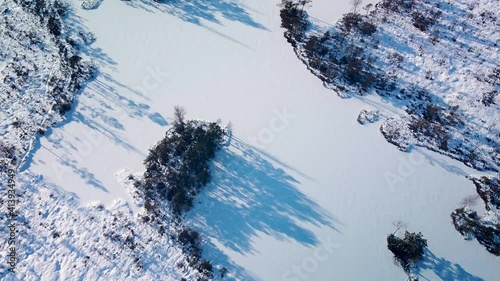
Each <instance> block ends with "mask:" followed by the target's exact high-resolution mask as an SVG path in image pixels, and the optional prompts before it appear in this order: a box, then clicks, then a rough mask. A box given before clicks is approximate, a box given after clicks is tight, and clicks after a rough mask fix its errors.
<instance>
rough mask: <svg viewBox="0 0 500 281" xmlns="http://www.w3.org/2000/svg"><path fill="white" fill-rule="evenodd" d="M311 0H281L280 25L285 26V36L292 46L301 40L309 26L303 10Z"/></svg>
mask: <svg viewBox="0 0 500 281" xmlns="http://www.w3.org/2000/svg"><path fill="white" fill-rule="evenodd" d="M310 2H311V0H298V1H292V0H282V2H281V4H280V6H281V10H280V17H281V27H283V28H285V29H286V31H285V38H286V39H287V40H288V42H289V43H290V44H292V46H294V47H295V46H296V44H297V42H301V41H302V40H303V39H304V37H305V33H306V31H307V28H308V26H309V20H308V15H307V12H306V11H304V7H305V5H306V4H308V3H310Z"/></svg>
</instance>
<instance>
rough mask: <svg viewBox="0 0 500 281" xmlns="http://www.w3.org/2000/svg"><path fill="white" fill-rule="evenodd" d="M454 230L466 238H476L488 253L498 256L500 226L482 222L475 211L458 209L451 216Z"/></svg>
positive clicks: (465, 208) (499, 253) (499, 250)
mask: <svg viewBox="0 0 500 281" xmlns="http://www.w3.org/2000/svg"><path fill="white" fill-rule="evenodd" d="M451 219H452V221H453V225H454V226H455V229H456V230H457V231H458V232H460V234H461V235H463V236H464V237H466V238H476V239H477V241H479V243H480V244H481V245H483V246H484V247H485V248H486V250H488V252H490V253H492V254H494V255H496V256H500V242H499V241H500V224H492V223H488V222H485V221H482V220H481V218H480V217H479V216H478V214H477V212H476V211H473V210H471V209H469V208H467V207H462V208H458V209H456V210H455V211H453V213H452V214H451Z"/></svg>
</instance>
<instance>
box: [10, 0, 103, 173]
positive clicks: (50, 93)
mask: <svg viewBox="0 0 500 281" xmlns="http://www.w3.org/2000/svg"><path fill="white" fill-rule="evenodd" d="M71 13H73V12H72V10H71V8H70V6H69V5H68V4H67V3H65V2H61V1H59V0H55V1H51V0H36V1H23V0H5V1H3V2H2V3H1V4H0V14H1V17H0V42H2V44H1V45H0V81H1V83H0V108H1V110H0V136H1V138H0V171H5V169H6V168H7V165H13V166H16V167H19V166H20V165H22V163H23V162H24V160H25V157H26V156H27V155H28V154H29V153H30V151H31V149H32V146H33V144H34V142H35V141H36V138H37V137H38V136H39V135H40V134H43V133H44V132H45V131H46V130H47V129H48V128H50V127H51V126H52V125H53V124H55V123H56V122H59V121H61V120H63V119H64V114H65V113H66V112H67V111H69V110H70V109H71V106H72V103H73V100H74V99H75V97H76V95H77V94H78V92H79V91H80V90H81V89H82V87H83V86H84V85H85V83H86V82H87V81H88V80H89V79H91V78H92V76H93V75H94V72H95V67H94V66H93V64H92V63H91V62H89V61H85V60H83V59H82V57H81V49H82V48H83V46H85V45H88V44H90V43H91V42H92V41H93V36H92V35H91V34H90V33H88V32H86V31H85V29H83V28H82V27H81V26H80V25H79V24H78V22H77V21H75V19H74V18H73V17H71V16H70V14H71Z"/></svg>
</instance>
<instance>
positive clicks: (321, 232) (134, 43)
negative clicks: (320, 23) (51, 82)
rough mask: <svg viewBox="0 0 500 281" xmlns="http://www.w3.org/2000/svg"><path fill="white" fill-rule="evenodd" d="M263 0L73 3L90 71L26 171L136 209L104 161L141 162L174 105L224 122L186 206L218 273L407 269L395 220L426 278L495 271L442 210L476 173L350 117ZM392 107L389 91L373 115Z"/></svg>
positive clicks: (300, 275)
mask: <svg viewBox="0 0 500 281" xmlns="http://www.w3.org/2000/svg"><path fill="white" fill-rule="evenodd" d="M78 4H79V3H78V2H75V6H76V7H78ZM276 4H277V3H276V2H275V1H266V0H254V1H227V2H226V1H221V0H215V1H208V0H206V1H199V2H197V3H196V4H195V3H194V2H190V1H184V0H178V1H172V2H170V1H167V2H166V3H165V4H156V3H154V2H153V1H146V0H144V1H143V2H142V1H138V0H131V1H116V0H111V1H103V2H102V3H101V5H100V6H99V7H98V8H97V9H94V10H84V9H81V8H79V7H78V8H77V11H78V16H79V17H80V18H79V20H80V21H81V23H82V24H83V25H84V26H85V27H86V28H88V29H89V30H91V31H92V32H93V33H94V34H95V36H96V38H97V41H96V42H95V43H94V45H93V48H94V51H93V52H92V57H93V59H94V60H95V61H96V64H98V66H99V68H100V74H99V76H98V77H97V78H96V80H95V81H93V82H92V83H90V84H89V85H88V86H87V87H86V89H85V91H84V92H83V93H82V95H81V96H80V97H79V98H78V103H77V105H76V109H75V110H74V112H71V116H70V117H69V120H68V121H66V122H64V124H62V125H60V126H58V127H57V128H55V129H53V130H50V131H49V132H48V134H47V137H44V138H42V139H41V141H40V143H39V144H38V146H37V149H36V151H35V155H34V157H33V159H32V162H31V163H30V165H29V166H27V167H26V169H29V171H30V172H31V173H39V174H42V175H43V179H44V181H45V182H46V183H47V184H49V185H54V186H58V187H60V188H62V189H64V190H66V191H68V192H70V193H72V194H74V196H75V197H77V198H78V199H79V200H80V202H82V203H84V202H89V201H101V202H104V203H105V204H110V203H112V202H113V201H114V200H115V199H116V198H122V199H124V200H127V201H129V202H130V204H131V206H132V208H134V209H137V208H135V207H134V206H133V203H132V201H131V198H130V197H129V195H128V194H127V192H126V190H124V188H123V185H122V184H120V182H119V181H117V177H116V173H117V172H118V171H121V170H123V169H124V168H130V169H131V170H133V171H141V170H142V169H143V167H142V161H143V160H144V158H145V156H146V154H147V150H148V148H149V147H150V146H151V145H153V144H154V143H156V142H157V141H158V140H160V139H161V138H162V137H163V136H164V134H165V131H166V130H167V128H168V122H169V121H168V117H169V116H171V115H172V112H173V107H174V106H175V105H182V106H184V107H185V108H186V109H187V111H188V116H187V117H188V118H200V119H207V120H216V119H217V118H221V119H222V120H223V121H224V122H228V121H231V122H232V123H233V126H234V132H233V133H234V138H233V140H232V142H231V146H230V147H229V148H227V149H226V150H223V151H222V152H221V153H220V154H219V156H218V158H217V161H216V163H215V165H214V167H213V172H214V175H213V184H211V185H209V186H208V187H207V188H206V191H205V192H204V193H202V194H201V196H200V200H199V202H200V204H198V205H197V207H196V208H195V209H194V210H193V211H192V212H191V213H190V214H189V223H190V224H192V225H194V226H195V227H197V228H199V230H200V231H201V232H202V233H203V234H204V235H205V237H206V238H207V249H206V255H207V258H209V259H212V260H213V261H214V263H215V264H218V263H221V264H223V265H225V266H226V267H227V268H228V269H229V276H233V277H234V278H235V279H239V280H252V279H254V280H332V279H333V280H405V278H406V276H405V274H404V273H403V271H402V270H401V269H400V268H398V267H396V266H395V265H394V263H393V261H392V255H391V253H390V252H389V251H388V250H387V247H386V240H385V239H386V235H387V234H389V233H391V232H392V231H394V229H395V227H394V226H393V225H392V224H391V222H392V221H395V220H402V221H405V222H408V223H409V227H408V230H410V231H422V233H423V234H424V237H425V238H427V239H428V244H429V250H430V253H429V254H428V257H429V258H428V262H427V263H426V266H425V270H424V271H422V275H423V276H424V277H425V278H427V279H429V280H481V279H484V280H492V281H494V280H497V279H498V276H499V275H500V268H499V267H498V258H496V257H494V256H493V255H491V254H489V253H487V252H486V251H485V250H484V249H483V247H482V246H480V245H479V244H478V243H477V242H475V241H474V242H467V241H464V240H463V239H462V238H461V237H460V236H459V234H458V233H457V232H456V231H455V229H454V228H453V225H452V224H451V220H450V213H451V212H452V211H453V210H454V209H455V208H456V207H457V206H458V203H459V202H460V200H461V199H462V198H463V197H465V196H467V195H470V194H474V192H475V190H474V186H473V184H472V183H471V182H470V181H469V180H467V179H466V178H465V175H467V174H471V173H472V174H474V173H475V172H474V171H473V170H471V169H469V168H467V167H465V166H464V165H463V164H461V163H459V162H457V161H452V160H449V159H448V158H446V157H443V156H440V155H436V154H434V153H430V152H428V151H425V150H416V151H414V152H412V153H411V154H406V153H403V152H400V151H399V150H398V149H397V148H396V147H394V146H393V145H391V144H389V143H387V142H386V140H385V139H384V138H383V136H382V135H381V134H380V132H379V130H378V128H379V124H368V125H366V126H360V125H359V124H358V123H357V121H356V117H357V116H358V114H359V112H360V111H361V110H362V109H366V108H367V105H366V104H364V103H362V102H361V101H359V100H354V99H351V100H342V99H340V98H339V97H337V95H335V94H334V93H333V92H332V91H330V90H328V89H325V88H324V87H323V85H322V84H321V82H320V81H319V80H318V79H317V78H316V77H314V76H313V75H311V74H310V73H309V72H308V71H307V69H306V68H305V67H304V66H303V65H302V63H301V62H300V61H299V60H298V59H297V58H296V56H295V54H294V53H293V50H292V49H291V48H290V46H289V44H288V43H287V42H286V40H285V39H284V37H283V31H282V30H281V28H280V27H279V26H280V18H279V7H278V6H277V5H276ZM329 9H331V11H332V12H331V14H330V13H329ZM348 9H349V5H348V4H347V0H346V1H343V2H341V3H332V2H328V1H326V0H323V1H317V3H316V2H315V3H313V8H312V9H311V10H310V13H311V15H312V16H315V17H317V18H318V19H321V20H324V21H327V22H333V21H334V20H335V19H336V18H338V17H339V16H340V15H341V13H343V12H345V11H348ZM371 99H372V100H373V101H374V102H376V103H377V104H382V102H380V101H379V100H376V98H375V97H372V98H371ZM368 107H369V106H368ZM393 110H394V109H393V108H391V106H390V105H388V104H387V105H386V109H385V112H383V114H385V115H393V113H392V112H393ZM49 149H50V150H49ZM471 257H473V258H471ZM126 278H132V277H130V276H128V277H126ZM54 280H55V279H54Z"/></svg>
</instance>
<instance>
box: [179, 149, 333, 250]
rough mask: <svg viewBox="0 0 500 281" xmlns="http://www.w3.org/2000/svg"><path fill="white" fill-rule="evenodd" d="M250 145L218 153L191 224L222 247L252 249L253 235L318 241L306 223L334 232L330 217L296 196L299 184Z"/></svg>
mask: <svg viewBox="0 0 500 281" xmlns="http://www.w3.org/2000/svg"><path fill="white" fill-rule="evenodd" d="M271 161H272V160H271V159H269V158H266V157H265V156H264V155H263V154H261V153H259V152H258V151H257V150H255V149H253V148H252V147H250V146H248V145H246V144H244V143H240V142H234V143H233V144H232V145H231V148H229V149H223V150H222V151H221V152H219V153H218V155H217V157H216V160H215V164H214V165H213V167H212V175H213V178H212V182H213V184H211V185H209V186H208V187H207V188H206V189H205V191H204V192H202V194H200V197H199V201H200V202H202V204H199V205H198V206H197V207H196V208H195V209H194V210H193V211H192V212H191V213H190V214H189V216H190V217H189V216H188V217H189V220H190V223H192V224H194V225H195V227H197V228H199V229H201V230H202V232H203V233H205V234H206V235H207V236H209V237H211V238H214V239H216V240H217V241H218V242H219V243H221V244H222V245H224V246H225V247H227V248H229V249H231V250H234V251H237V252H239V253H242V254H246V253H252V252H253V251H254V249H253V247H252V245H251V241H252V238H253V237H255V236H257V235H258V232H262V233H265V234H267V235H270V236H273V237H274V238H276V239H279V240H293V241H296V242H298V243H301V244H303V245H307V246H311V247H312V246H315V245H317V244H318V238H317V237H316V235H315V234H314V233H313V232H312V231H311V230H309V229H307V225H308V224H309V225H314V226H318V227H328V228H332V229H335V227H334V222H335V219H334V218H333V216H331V215H330V214H328V212H327V211H326V210H324V209H322V208H321V207H320V206H319V205H318V204H316V203H315V202H314V201H313V200H311V199H310V198H308V197H307V196H306V195H305V194H303V193H302V192H300V191H299V190H298V189H297V188H296V186H295V185H297V184H299V182H298V181H297V180H296V179H294V178H293V177H292V176H290V175H288V174H287V173H286V172H285V171H284V170H283V169H281V168H279V167H276V166H275V165H276V164H275V163H272V162H271Z"/></svg>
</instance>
